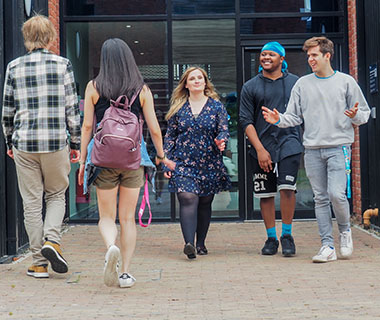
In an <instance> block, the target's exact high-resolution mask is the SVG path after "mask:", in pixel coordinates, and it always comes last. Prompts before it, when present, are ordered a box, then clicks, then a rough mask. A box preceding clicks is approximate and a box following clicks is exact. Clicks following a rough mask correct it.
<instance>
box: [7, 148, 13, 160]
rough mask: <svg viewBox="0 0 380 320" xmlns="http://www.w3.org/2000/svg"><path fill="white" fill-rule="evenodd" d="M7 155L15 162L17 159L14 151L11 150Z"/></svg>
mask: <svg viewBox="0 0 380 320" xmlns="http://www.w3.org/2000/svg"><path fill="white" fill-rule="evenodd" d="M7 155H8V156H10V157H11V158H12V159H13V160H14V159H15V157H14V155H13V151H12V149H9V150H8V151H7Z"/></svg>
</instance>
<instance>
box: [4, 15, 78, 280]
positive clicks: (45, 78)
mask: <svg viewBox="0 0 380 320" xmlns="http://www.w3.org/2000/svg"><path fill="white" fill-rule="evenodd" d="M22 32H23V36H24V44H25V47H26V48H27V50H28V51H29V52H28V53H27V54H26V55H24V56H22V57H19V58H17V59H15V60H13V61H11V62H10V63H9V64H8V67H7V71H6V75H5V86H4V98H3V113H2V125H3V131H4V136H5V138H6V142H7V146H8V151H7V154H8V155H9V156H10V157H11V158H13V159H14V161H15V163H16V170H17V179H18V185H19V189H20V193H21V196H22V199H23V205H24V218H25V220H24V223H25V229H26V231H27V233H28V236H29V243H30V250H31V252H32V254H33V265H32V266H31V267H29V268H28V271H27V274H28V275H29V276H33V277H36V278H48V277H49V274H48V269H47V265H48V262H50V263H51V267H52V269H53V270H54V271H55V272H59V273H65V272H67V270H68V266H67V262H66V260H65V259H64V258H63V257H62V251H61V248H60V240H61V225H62V220H63V217H64V214H65V192H66V189H67V187H68V185H69V178H68V175H69V173H70V159H71V162H77V161H79V156H80V152H79V149H80V116H79V108H78V105H77V94H76V89H75V80H74V74H73V70H72V65H71V63H70V61H69V60H67V59H65V58H62V57H60V56H57V55H55V54H52V53H50V52H49V51H48V49H49V48H50V46H51V44H52V42H53V41H54V40H55V38H56V31H55V29H54V26H53V24H52V23H51V21H50V20H49V19H48V18H46V17H44V16H41V15H36V16H34V17H33V18H31V19H29V20H28V21H26V22H25V23H24V25H23V28H22ZM69 139H70V140H69ZM68 140H69V141H70V147H69V145H68ZM43 195H44V200H45V203H46V216H45V220H44V221H43V220H42V199H43Z"/></svg>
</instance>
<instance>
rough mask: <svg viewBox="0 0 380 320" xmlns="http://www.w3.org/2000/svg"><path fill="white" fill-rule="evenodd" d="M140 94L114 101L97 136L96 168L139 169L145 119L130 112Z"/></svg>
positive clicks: (94, 159) (94, 153) (94, 147)
mask: <svg viewBox="0 0 380 320" xmlns="http://www.w3.org/2000/svg"><path fill="white" fill-rule="evenodd" d="M138 95H139V92H137V93H136V94H134V95H133V97H132V98H131V100H130V101H128V97H127V96H125V95H123V96H120V97H119V98H117V100H116V101H113V100H111V105H110V107H109V108H108V109H107V110H106V111H105V113H104V117H103V119H102V121H101V122H100V124H99V125H98V127H97V128H96V131H95V135H94V146H93V148H92V152H91V162H92V163H93V164H94V165H95V166H97V167H103V168H112V169H129V170H136V169H138V168H139V167H140V163H141V152H140V146H141V136H142V126H143V120H142V119H141V117H140V118H138V117H137V116H136V115H135V114H134V113H133V112H131V106H132V104H133V102H134V101H135V99H136V98H137V96H138ZM123 99H124V103H122V102H121V101H122V100H123Z"/></svg>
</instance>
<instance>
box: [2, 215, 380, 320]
mask: <svg viewBox="0 0 380 320" xmlns="http://www.w3.org/2000/svg"><path fill="white" fill-rule="evenodd" d="M264 232H265V231H264V227H263V224H262V223H213V224H212V225H211V228H210V232H209V238H208V242H207V246H208V249H209V252H210V254H209V255H208V256H199V257H197V259H196V260H194V261H189V260H187V258H186V257H185V255H183V253H182V248H183V244H182V237H181V233H180V226H179V225H178V224H156V225H151V226H150V227H149V228H147V229H142V228H140V227H139V228H138V243H137V250H136V254H135V258H134V260H133V264H132V268H131V272H132V274H133V275H134V276H135V277H136V278H137V281H138V282H137V283H136V285H135V286H134V287H133V288H130V289H120V288H116V287H115V288H108V287H106V286H104V285H103V283H102V268H103V260H104V254H105V248H104V246H103V243H102V241H101V239H100V235H99V233H98V230H97V226H94V225H91V226H89V225H80V226H69V229H68V230H67V232H66V233H65V234H64V236H63V249H64V254H65V257H66V258H67V260H68V261H69V263H70V269H69V273H67V274H65V275H59V274H54V273H53V272H52V273H51V274H50V275H51V277H50V279H34V278H31V277H27V276H26V274H25V272H26V269H27V267H28V266H29V264H30V263H31V257H27V258H26V259H24V260H22V261H20V262H18V263H14V264H8V265H0V319H168V320H169V319H170V320H171V319H173V320H178V319H179V320H185V319H207V320H214V319H218V320H219V319H221V320H224V319H225V320H235V319H236V320H238V319H239V320H240V319H380V254H379V246H380V240H379V239H377V238H375V237H373V236H371V235H369V234H367V233H365V232H363V231H361V230H359V229H357V228H353V236H354V245H355V252H354V256H353V258H352V259H350V260H338V261H336V262H332V263H327V264H313V263H311V260H310V258H311V257H312V256H313V255H314V254H315V253H316V252H317V251H318V249H319V247H320V242H319V236H318V233H317V225H316V222H314V221H313V222H295V223H294V235H295V239H296V244H297V256H296V257H293V258H284V257H282V256H281V255H280V254H277V255H276V256H273V257H268V256H261V255H260V249H261V247H262V244H263V242H264V240H265V235H264ZM335 232H337V231H336V230H335Z"/></svg>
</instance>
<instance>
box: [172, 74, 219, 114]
mask: <svg viewBox="0 0 380 320" xmlns="http://www.w3.org/2000/svg"><path fill="white" fill-rule="evenodd" d="M194 70H199V71H200V72H201V73H202V74H203V77H204V79H205V90H204V94H205V95H206V96H208V97H210V98H213V99H215V100H219V95H218V94H217V93H216V91H215V88H214V85H213V84H212V83H211V81H210V79H209V78H208V76H207V73H206V71H205V70H204V69H202V68H200V67H189V68H187V69H186V71H185V72H184V73H183V75H182V77H181V80H179V83H178V85H177V87H176V88H175V89H174V90H173V93H172V97H171V99H170V109H169V111H168V113H167V114H166V117H165V119H166V120H169V119H170V118H171V117H172V116H174V115H175V114H176V113H177V112H178V110H179V109H181V107H182V106H183V105H184V104H185V102H186V101H187V99H188V98H189V90H188V89H187V88H186V82H187V78H188V76H189V74H190V73H191V72H193V71H194Z"/></svg>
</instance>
